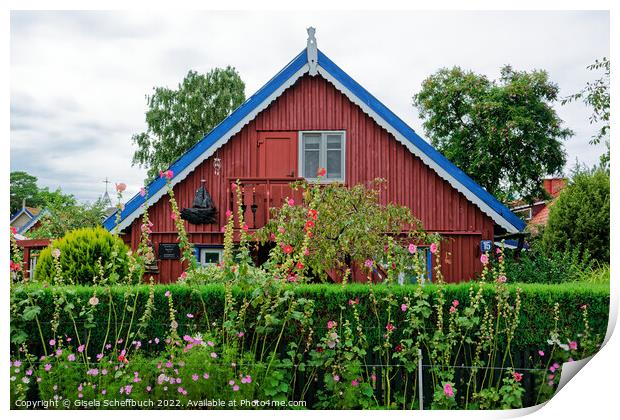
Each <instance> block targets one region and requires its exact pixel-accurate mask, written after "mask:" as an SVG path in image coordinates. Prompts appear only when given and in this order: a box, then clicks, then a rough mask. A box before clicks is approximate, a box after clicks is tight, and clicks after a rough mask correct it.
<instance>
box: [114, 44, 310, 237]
mask: <svg viewBox="0 0 620 420" xmlns="http://www.w3.org/2000/svg"><path fill="white" fill-rule="evenodd" d="M306 63H307V59H306V50H305V49H304V50H303V51H302V52H301V53H299V54H298V55H297V56H296V57H295V58H294V59H293V60H291V62H290V63H288V64H287V65H286V66H285V67H284V68H283V69H282V70H280V71H279V72H278V74H276V75H275V76H274V77H273V78H272V79H271V80H270V81H269V82H267V83H266V84H265V85H264V86H263V87H262V88H260V89H259V90H258V91H257V92H256V93H255V94H254V95H252V96H251V97H250V98H248V99H247V100H246V101H245V102H244V103H243V104H241V106H239V108H237V109H236V110H235V111H233V112H232V114H230V115H229V116H228V117H227V118H225V119H224V121H222V122H221V123H220V124H219V125H217V126H216V127H215V128H213V130H211V131H210V132H209V133H208V134H207V135H206V136H205V137H203V138H202V140H200V141H199V142H198V143H196V144H195V145H194V146H193V147H192V148H191V149H189V150H188V151H187V152H186V153H185V154H184V155H183V156H181V157H180V158H179V159H177V160H176V161H175V162H174V163H173V164H172V165H171V166H170V168H169V169H171V170H172V171H173V172H174V174H175V176H176V174H178V173H180V172H181V171H183V170H184V169H185V168H187V167H188V166H189V165H190V164H191V163H192V162H193V161H194V160H195V159H197V158H198V157H199V156H200V155H201V154H202V153H203V152H204V151H205V150H207V149H208V148H209V147H211V146H212V145H213V144H215V143H216V142H217V141H218V140H219V139H220V138H221V137H222V136H223V135H224V134H226V133H227V132H228V131H229V130H230V129H232V128H233V127H234V126H235V125H237V124H238V123H239V122H240V121H242V120H243V119H244V118H245V117H246V116H247V115H248V114H250V113H251V112H252V111H253V110H254V109H255V108H256V107H257V106H259V105H260V104H261V103H262V102H263V101H264V100H265V99H267V98H268V97H269V96H271V94H273V93H274V92H275V91H276V90H277V89H278V88H279V87H280V86H281V85H282V84H284V82H286V81H287V80H288V79H290V78H291V77H292V76H293V75H294V74H295V73H296V72H297V71H299V70H300V69H301V68H302V67H303V66H304V65H306ZM173 179H174V178H173ZM165 186H166V181H165V180H164V179H161V178H157V179H156V180H154V181H153V182H151V183H150V184H149V185H148V192H149V195H153V194H155V193H157V192H158V191H159V190H161V189H162V188H165ZM144 202H145V197H142V196H141V195H140V194H136V195H135V196H134V197H133V198H132V199H131V200H129V201H128V202H127V203H126V204H125V209H124V210H123V211H122V212H121V221H122V220H124V219H125V218H126V217H127V216H129V215H130V214H132V213H133V212H134V211H136V210H137V209H138V208H139V207H140V206H141V205H142V204H144ZM116 214H117V213H116V212H115V213H113V214H112V215H111V216H110V217H108V218H107V219H106V220H105V221H104V222H103V226H104V227H105V228H106V229H107V230H109V231H111V230H112V229H114V227H115V225H116Z"/></svg>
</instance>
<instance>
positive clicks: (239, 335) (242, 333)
mask: <svg viewBox="0 0 620 420" xmlns="http://www.w3.org/2000/svg"><path fill="white" fill-rule="evenodd" d="M244 335H245V333H244V332H243V331H239V332H238V333H237V337H239V338H241V337H243V336H244Z"/></svg>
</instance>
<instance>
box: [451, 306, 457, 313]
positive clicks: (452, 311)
mask: <svg viewBox="0 0 620 420" xmlns="http://www.w3.org/2000/svg"><path fill="white" fill-rule="evenodd" d="M455 312H456V308H455V307H454V306H450V313H451V314H453V313H455Z"/></svg>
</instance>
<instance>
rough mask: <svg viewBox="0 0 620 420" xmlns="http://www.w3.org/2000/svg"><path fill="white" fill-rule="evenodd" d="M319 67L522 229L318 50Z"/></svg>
mask: <svg viewBox="0 0 620 420" xmlns="http://www.w3.org/2000/svg"><path fill="white" fill-rule="evenodd" d="M318 62H319V66H321V67H322V68H323V69H325V70H326V71H327V72H328V73H330V74H331V75H332V76H333V77H334V78H335V79H336V80H338V81H339V82H340V83H342V84H343V85H344V86H345V87H346V88H347V89H349V90H350V91H351V93H353V94H354V95H355V96H357V97H358V98H359V99H360V100H361V101H362V102H364V103H365V104H366V105H367V106H368V107H369V108H371V109H372V110H373V111H374V112H376V113H377V114H378V115H379V116H381V118H383V119H384V120H385V121H386V122H387V123H388V124H390V125H391V126H392V127H394V129H395V130H397V131H398V132H399V133H400V134H402V135H403V137H405V138H406V139H407V140H409V141H410V142H411V143H413V144H414V145H415V146H416V147H417V148H418V149H420V150H421V151H422V152H423V153H425V154H426V155H427V156H428V157H429V158H431V159H432V160H433V161H435V162H436V163H437V164H438V165H439V166H441V167H442V168H444V169H445V170H446V171H447V172H448V173H449V174H450V175H452V176H453V177H454V178H455V179H456V180H457V181H459V182H460V183H461V184H462V185H463V186H465V188H467V189H468V190H470V191H471V192H472V193H474V194H475V195H476V196H477V197H478V198H480V199H481V200H482V201H483V202H484V203H486V204H487V205H488V206H489V207H491V208H492V209H493V210H494V211H495V212H496V213H498V214H499V215H500V216H502V217H503V218H504V219H505V220H506V221H507V222H508V223H510V224H511V225H512V226H514V227H515V228H516V229H518V230H519V231H522V230H523V229H525V226H526V225H525V222H523V220H521V219H520V218H519V217H517V216H516V215H515V214H513V213H512V212H511V211H510V210H509V209H508V208H507V207H506V206H504V205H503V204H502V203H500V202H499V201H498V200H497V199H496V198H495V197H494V196H493V195H492V194H490V193H489V192H488V191H486V190H485V189H484V188H482V187H481V186H480V185H478V184H477V183H476V182H475V181H474V180H473V179H471V178H470V177H469V176H467V174H465V172H463V171H461V170H460V169H459V168H458V167H457V166H456V165H454V164H453V163H452V162H450V161H449V160H448V159H447V158H446V157H445V156H444V155H442V154H441V153H439V152H438V151H437V149H435V148H434V147H433V146H431V145H430V144H429V143H427V142H426V141H424V140H423V139H422V138H421V137H420V136H419V135H418V134H417V133H416V132H415V131H413V129H412V128H411V127H409V126H408V125H407V124H406V123H405V122H404V121H403V120H401V119H400V118H399V117H398V116H397V115H396V114H394V113H393V112H392V111H390V110H389V109H388V108H387V107H386V106H385V105H383V104H382V103H381V102H380V101H379V100H378V99H377V98H375V97H374V96H373V95H371V94H370V93H369V92H368V91H367V90H366V89H364V88H363V87H362V86H361V85H360V84H359V83H357V82H356V81H355V80H353V78H351V76H349V75H348V74H347V73H345V72H344V71H343V70H342V69H341V68H340V67H338V66H337V65H336V64H335V63H334V62H333V61H331V60H330V59H329V58H328V57H327V56H326V55H325V54H323V53H322V52H321V51H320V50H319V54H318Z"/></svg>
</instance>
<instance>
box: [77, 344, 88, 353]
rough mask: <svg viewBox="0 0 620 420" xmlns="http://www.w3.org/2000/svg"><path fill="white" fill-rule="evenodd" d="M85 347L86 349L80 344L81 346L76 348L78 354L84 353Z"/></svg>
mask: <svg viewBox="0 0 620 420" xmlns="http://www.w3.org/2000/svg"><path fill="white" fill-rule="evenodd" d="M85 347H86V346H84V344H81V345H79V346H78V348H77V351H78V352H79V353H82V352H83V351H84V348H85Z"/></svg>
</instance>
